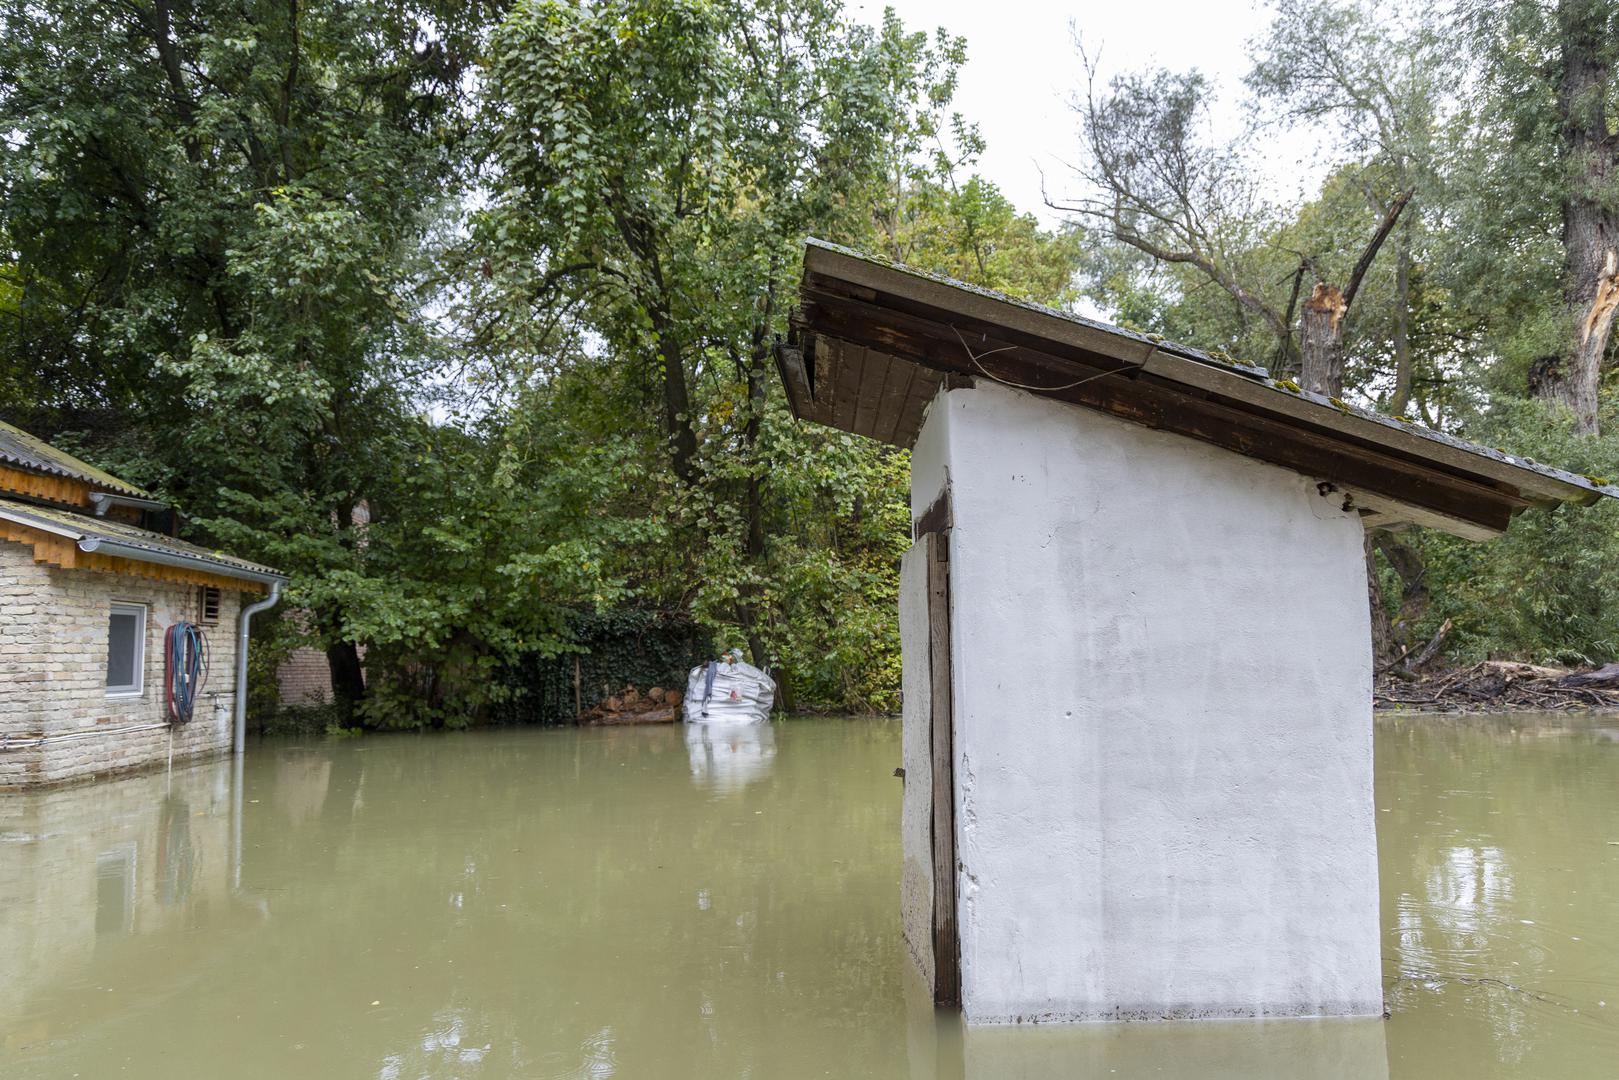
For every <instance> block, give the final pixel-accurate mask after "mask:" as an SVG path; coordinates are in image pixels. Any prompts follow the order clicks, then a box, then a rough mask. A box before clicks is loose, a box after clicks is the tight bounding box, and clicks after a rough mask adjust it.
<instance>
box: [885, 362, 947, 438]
mask: <svg viewBox="0 0 1619 1080" xmlns="http://www.w3.org/2000/svg"><path fill="white" fill-rule="evenodd" d="M914 372H915V374H914V377H913V378H912V379H911V389H910V393H909V394H907V395H906V398H905V408H904V411H903V413H902V414H901V416H900V421H899V426H898V427H897V428H896V429H895V431H894V439H893V442H894V445H895V446H903V447H905V448H906V449H907V450H908V449H910V448H911V447H913V446H915V445H916V437H917V436H918V435H920V434H921V433H922V422H923V421H924V420H925V419H926V418H927V411H928V403H929V402H931V401H932V400H933V399H934V397H936V396H937V395H938V393H939V384H940V382H941V381H942V380H941V378H940V376H939V373H938V372H937V371H934V370H933V369H931V368H925V367H921V366H917V367H916V368H915V369H914Z"/></svg>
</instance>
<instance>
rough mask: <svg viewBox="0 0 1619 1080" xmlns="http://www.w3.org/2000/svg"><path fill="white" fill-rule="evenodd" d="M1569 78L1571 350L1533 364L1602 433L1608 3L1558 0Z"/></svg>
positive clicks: (1617, 155)
mask: <svg viewBox="0 0 1619 1080" xmlns="http://www.w3.org/2000/svg"><path fill="white" fill-rule="evenodd" d="M1557 18H1558V24H1559V25H1558V30H1559V36H1560V38H1561V57H1560V58H1561V60H1562V64H1561V77H1560V78H1559V80H1558V85H1557V107H1558V112H1559V114H1560V118H1561V120H1562V122H1563V131H1562V147H1561V150H1562V158H1563V164H1564V167H1565V168H1566V169H1567V171H1568V174H1569V175H1568V179H1567V181H1566V183H1567V184H1568V188H1567V191H1566V193H1565V195H1564V197H1563V272H1564V274H1563V303H1564V309H1565V311H1566V312H1567V314H1566V318H1567V319H1568V323H1567V326H1568V333H1569V337H1568V344H1567V346H1565V349H1564V353H1563V354H1562V355H1558V356H1549V357H1543V358H1541V359H1540V360H1539V361H1537V362H1536V363H1535V364H1534V365H1533V366H1532V367H1531V368H1530V371H1529V389H1530V392H1531V393H1534V394H1535V395H1536V396H1538V397H1541V398H1545V399H1546V400H1549V401H1554V402H1558V403H1560V404H1563V405H1566V406H1567V407H1568V408H1569V410H1570V411H1572V412H1573V414H1574V424H1575V430H1577V431H1579V432H1580V433H1581V434H1586V435H1595V434H1596V433H1597V386H1598V383H1599V382H1600V380H1601V374H1602V354H1603V353H1604V352H1605V351H1606V349H1607V347H1608V337H1609V335H1610V334H1611V333H1612V331H1613V320H1614V314H1615V312H1616V311H1619V215H1616V214H1615V212H1614V210H1613V209H1612V202H1611V189H1612V185H1613V181H1614V179H1615V177H1616V176H1619V133H1616V132H1615V131H1614V130H1613V129H1612V125H1611V124H1610V123H1609V121H1608V117H1607V103H1608V92H1609V85H1610V83H1611V81H1612V77H1613V65H1612V63H1611V62H1610V60H1609V59H1608V56H1609V53H1610V49H1609V46H1608V43H1607V37H1608V33H1609V31H1608V25H1607V15H1606V9H1605V8H1604V7H1603V6H1602V5H1598V4H1585V3H1571V2H1564V3H1561V4H1559V5H1558V14H1557Z"/></svg>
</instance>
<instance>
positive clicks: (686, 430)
mask: <svg viewBox="0 0 1619 1080" xmlns="http://www.w3.org/2000/svg"><path fill="white" fill-rule="evenodd" d="M648 314H649V315H650V316H651V319H652V331H653V333H655V334H657V336H658V356H659V359H660V360H661V361H662V365H661V366H662V368H663V372H662V375H663V380H662V381H663V430H664V434H665V435H666V436H667V437H668V439H669V449H670V463H671V465H672V466H673V467H674V471H675V476H677V477H679V478H680V480H681V482H682V483H690V482H691V479H692V459H693V458H695V457H696V456H697V435H696V433H695V432H694V430H693V428H692V423H691V395H690V393H689V391H688V390H687V388H686V361H685V358H684V357H682V356H681V354H680V337H679V335H678V334H676V332H675V326H674V320H673V319H672V318H670V316H669V312H668V310H667V309H666V308H664V307H663V306H662V305H661V304H654V305H651V306H650V309H649V312H648Z"/></svg>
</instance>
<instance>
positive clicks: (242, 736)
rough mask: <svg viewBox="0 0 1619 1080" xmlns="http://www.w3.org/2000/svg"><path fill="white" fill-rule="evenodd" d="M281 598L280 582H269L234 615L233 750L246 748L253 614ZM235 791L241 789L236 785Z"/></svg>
mask: <svg viewBox="0 0 1619 1080" xmlns="http://www.w3.org/2000/svg"><path fill="white" fill-rule="evenodd" d="M280 599H281V582H280V580H275V581H271V582H270V595H269V596H266V597H265V598H264V599H263V600H260V601H259V602H258V603H256V604H249V605H247V607H245V608H243V609H242V612H241V614H240V615H238V616H236V741H235V752H236V753H237V754H241V752H242V751H243V750H245V749H247V641H248V638H249V636H251V633H252V631H251V623H252V619H253V616H255V615H257V614H258V613H259V612H261V611H264V610H265V609H267V608H272V607H275V604H276V601H277V600H280ZM236 790H237V791H241V788H240V787H238V788H237V789H236Z"/></svg>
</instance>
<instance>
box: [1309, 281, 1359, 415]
mask: <svg viewBox="0 0 1619 1080" xmlns="http://www.w3.org/2000/svg"><path fill="white" fill-rule="evenodd" d="M1348 307H1349V305H1348V303H1346V302H1345V300H1344V294H1343V291H1342V290H1340V289H1339V288H1338V287H1337V286H1336V285H1328V284H1327V283H1326V282H1324V281H1318V282H1316V286H1315V291H1314V292H1312V293H1311V294H1310V298H1309V299H1308V300H1306V301H1305V302H1304V308H1303V310H1302V311H1300V313H1299V355H1300V358H1301V360H1302V363H1303V368H1302V373H1301V378H1300V380H1299V381H1300V382H1301V383H1302V384H1303V386H1304V388H1305V389H1306V390H1309V391H1312V392H1313V393H1317V394H1326V395H1328V396H1329V397H1340V396H1342V395H1343V392H1344V312H1345V311H1347V310H1348Z"/></svg>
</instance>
